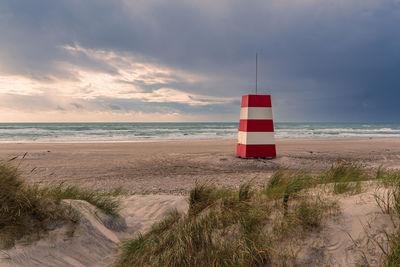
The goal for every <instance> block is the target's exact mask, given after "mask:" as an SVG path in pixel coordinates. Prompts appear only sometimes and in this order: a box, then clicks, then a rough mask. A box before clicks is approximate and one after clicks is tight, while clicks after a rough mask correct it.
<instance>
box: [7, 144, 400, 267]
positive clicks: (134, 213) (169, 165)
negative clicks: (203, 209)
mask: <svg viewBox="0 0 400 267" xmlns="http://www.w3.org/2000/svg"><path fill="white" fill-rule="evenodd" d="M235 144H236V141H234V140H225V141H180V142H172V141H171V142H146V143H145V142H143V143H74V144H69V143H13V144H11V143H7V144H6V143H3V144H0V158H1V159H2V160H9V159H12V158H14V157H17V156H18V158H17V159H15V160H14V161H13V162H14V164H19V170H20V171H21V173H22V175H23V177H24V178H25V179H27V180H28V181H29V182H30V183H40V184H44V185H45V184H56V185H57V184H60V183H65V184H71V185H79V186H82V187H86V188H91V189H100V190H110V189H113V188H118V187H121V188H122V189H123V190H124V191H125V192H126V193H127V194H125V195H124V196H122V198H121V201H122V210H121V213H120V214H121V217H120V219H118V220H115V219H112V218H109V217H107V216H104V215H100V214H101V213H99V212H98V211H97V210H96V208H94V207H93V206H91V205H90V204H88V203H87V202H84V201H79V200H78V201H77V200H75V201H72V202H70V203H71V204H70V205H72V206H73V207H74V208H76V210H78V211H79V213H80V214H81V216H82V218H81V219H80V223H79V224H78V226H77V228H76V230H75V232H76V234H74V237H73V238H70V239H68V238H67V239H66V237H65V236H66V235H65V232H66V231H68V229H66V227H63V228H57V229H55V230H53V231H50V232H49V234H48V235H47V236H46V237H44V238H43V239H41V240H40V241H39V242H35V243H33V244H30V245H28V246H26V245H25V244H17V245H16V247H14V248H12V249H10V250H7V251H6V252H5V255H6V256H7V257H3V258H1V257H0V264H3V265H4V266H26V265H29V264H31V263H32V262H36V263H40V266H54V264H56V263H57V264H59V265H60V266H106V265H110V264H112V263H113V262H114V261H115V260H116V259H117V258H118V253H119V252H118V247H119V245H120V242H121V241H123V240H126V239H127V238H131V237H133V236H136V235H137V234H138V233H139V232H141V233H144V232H145V231H146V230H148V229H150V227H151V226H152V225H153V224H154V223H155V222H157V221H159V220H161V219H162V218H163V216H164V214H165V212H167V211H169V210H171V209H177V210H179V211H180V212H183V213H185V212H186V211H187V209H188V202H187V195H188V193H189V191H190V190H191V189H192V188H193V187H194V185H195V183H196V182H205V181H209V182H212V183H215V184H216V185H218V186H225V187H231V188H237V187H238V186H239V185H241V184H243V183H245V182H248V181H252V183H253V185H254V186H256V187H257V186H263V185H265V184H266V183H267V182H268V179H269V177H270V176H271V174H272V173H273V172H274V171H276V170H278V169H279V168H289V169H294V170H307V171H311V172H319V171H322V170H324V169H326V168H329V167H330V166H331V165H332V164H333V163H335V162H336V161H337V160H338V159H339V158H341V159H347V160H352V161H358V162H359V163H361V165H362V166H363V167H364V168H365V169H366V170H367V171H370V172H371V173H373V172H375V171H376V170H377V168H378V167H379V166H385V167H387V168H391V169H400V139H352V140H350V139H346V140H278V141H277V153H278V157H277V158H275V159H241V158H237V157H236V156H235ZM25 153H27V154H26V155H25V157H24V158H23V159H21V158H22V157H23V155H24V154H25ZM382 192H383V191H382ZM133 193H135V194H134V195H133V196H132V195H131V194H133ZM374 193H376V191H375V189H374V188H367V187H366V189H365V190H364V191H363V192H362V193H360V194H356V195H354V196H345V195H344V196H340V197H337V201H338V203H339V204H340V207H341V213H340V216H339V217H333V218H330V219H328V220H327V222H326V224H325V226H324V228H323V229H322V230H321V231H320V232H315V233H313V234H311V235H310V236H309V237H308V238H306V239H305V240H303V241H301V242H303V246H302V247H303V248H304V250H302V251H301V253H300V254H299V255H298V256H299V260H300V261H301V262H303V263H305V264H311V265H313V264H317V263H318V264H322V265H325V264H329V265H331V266H345V265H354V264H356V263H357V262H358V261H359V259H360V257H361V256H360V255H366V256H365V257H366V259H367V261H368V262H370V263H373V264H375V263H376V264H378V263H379V262H380V261H381V251H380V250H379V248H378V247H377V246H376V245H373V244H372V245H371V242H370V239H369V238H370V236H371V235H372V236H374V237H376V238H381V239H384V236H383V234H382V230H385V231H388V232H389V233H390V232H393V231H394V229H395V226H394V225H393V223H392V222H391V217H390V216H389V215H387V214H382V211H381V209H380V208H379V206H378V205H377V203H376V200H375V198H374ZM121 220H122V221H121ZM121 222H122V223H121ZM366 225H367V226H368V227H367V228H366ZM366 231H368V235H367V234H366V233H367V232H366ZM350 237H351V238H350ZM86 244H90V248H91V249H88V247H87V245H86ZM366 251H368V253H367V254H363V253H365V252H366ZM49 252H51V253H50V254H51V255H50V254H49ZM3 265H2V266H3Z"/></svg>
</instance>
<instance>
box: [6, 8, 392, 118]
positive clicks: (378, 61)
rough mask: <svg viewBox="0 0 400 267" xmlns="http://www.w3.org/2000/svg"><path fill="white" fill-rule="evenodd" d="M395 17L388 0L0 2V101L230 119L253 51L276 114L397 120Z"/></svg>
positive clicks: (249, 78)
mask: <svg viewBox="0 0 400 267" xmlns="http://www.w3.org/2000/svg"><path fill="white" fill-rule="evenodd" d="M399 24H400V2H399V1H397V0H327V1H321V0H295V1H289V0H268V1H255V0H254V1H253V0H250V1H239V0H234V1H227V0H223V1H218V2H216V1H211V0H205V1H201V2H195V1H183V0H171V1H161V0H148V1H142V0H141V1H130V0H116V1H107V0H88V1H78V0H68V1H66V0H63V1H52V0H40V1H14V0H3V1H1V2H0V34H1V39H0V102H1V103H2V105H3V104H4V105H5V106H3V107H7V108H8V109H10V110H14V111H16V110H20V109H19V107H20V105H21V104H20V103H21V101H22V100H21V99H24V101H22V102H24V103H27V104H28V105H30V107H29V110H30V113H26V116H31V114H32V112H33V111H34V110H37V111H40V112H42V110H48V112H51V111H54V112H56V110H59V111H60V109H62V110H63V112H74V110H75V109H76V108H75V107H74V106H73V105H71V103H78V104H80V105H81V106H82V110H86V111H87V112H115V114H116V115H115V116H121V118H122V117H123V116H125V115H122V114H130V112H131V114H139V113H137V112H147V113H148V114H150V113H152V110H156V109H158V108H171V109H174V110H175V111H176V112H174V114H181V115H182V116H186V117H180V118H182V119H183V118H185V119H188V118H189V119H196V118H197V119H205V120H214V119H216V118H219V119H221V120H237V118H238V112H239V108H240V107H239V104H238V101H239V100H240V96H241V95H242V94H246V93H251V92H253V91H254V86H255V81H254V78H255V75H254V55H255V53H256V52H258V53H259V71H260V72H259V85H260V87H261V92H270V93H272V97H273V105H274V115H275V117H276V118H277V119H278V120H282V121H283V120H284V121H299V120H301V121H328V120H329V121H398V120H399V119H398V116H397V114H399V113H400V106H399V105H398V104H397V101H396V100H397V99H398V98H399V97H400V92H399V90H398V88H399V86H400V77H399V75H398V69H399V68H400V65H399V64H400V63H399V62H400V54H399V53H398V47H399V46H400V35H399V34H398V29H397V28H398V25H399ZM263 89H265V90H263ZM29 98H31V99H32V100H31V101H32V103H29ZM2 99H8V100H9V101H7V102H6V101H2ZM113 105H116V106H118V107H120V108H121V109H112V108H110V107H112V106H113ZM25 109H28V107H26V108H24V109H23V110H25ZM46 112H47V111H46ZM135 112H136V113H135ZM118 114H119V115H118ZM153 114H155V113H154V112H153ZM137 116H139V115H137ZM124 118H125V117H124ZM142 118H144V117H142ZM146 118H150V117H146ZM154 118H155V119H156V118H157V117H154ZM174 118H175V117H174Z"/></svg>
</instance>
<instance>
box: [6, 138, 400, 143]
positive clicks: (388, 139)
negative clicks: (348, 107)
mask: <svg viewBox="0 0 400 267" xmlns="http://www.w3.org/2000/svg"><path fill="white" fill-rule="evenodd" d="M236 140H237V138H235V139H231V138H230V139H228V138H226V139H225V138H223V139H172V140H170V139H165V140H137V141H134V140H129V141H122V140H121V141H110V140H106V141H59V142H49V141H44V142H40V141H39V142H35V141H0V145H7V144H41V145H47V144H49V145H51V144H119V143H123V144H124V143H133V144H136V143H164V142H208V141H210V142H217V141H236ZM346 140H349V141H364V140H374V141H381V140H386V141H396V140H400V138H397V137H343V138H276V137H275V141H276V142H282V141H283V142H284V141H305V142H306V141H311V142H314V141H346Z"/></svg>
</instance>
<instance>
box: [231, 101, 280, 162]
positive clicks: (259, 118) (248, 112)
mask: <svg viewBox="0 0 400 267" xmlns="http://www.w3.org/2000/svg"><path fill="white" fill-rule="evenodd" d="M236 155H237V156H239V157H242V158H275V157H276V149H275V140H274V122H273V120H272V105H271V96H270V95H244V96H242V107H241V111H240V123H239V134H238V144H237V149H236Z"/></svg>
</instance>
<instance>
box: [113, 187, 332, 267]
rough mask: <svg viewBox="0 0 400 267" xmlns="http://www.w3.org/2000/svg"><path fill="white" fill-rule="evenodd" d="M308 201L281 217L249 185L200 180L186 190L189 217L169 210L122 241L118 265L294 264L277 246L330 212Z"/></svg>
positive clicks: (316, 223) (321, 219) (264, 198)
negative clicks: (225, 186) (235, 186)
mask: <svg viewBox="0 0 400 267" xmlns="http://www.w3.org/2000/svg"><path fill="white" fill-rule="evenodd" d="M274 186H277V184H276V185H274ZM296 190H297V189H296ZM296 190H295V191H296ZM281 198H283V195H281ZM309 199H310V200H308V201H307V202H304V203H303V202H300V204H299V205H297V206H296V207H295V208H293V209H290V210H289V211H288V214H287V215H283V214H282V213H281V212H280V210H279V207H277V206H276V205H274V204H273V201H271V199H270V198H269V197H266V195H265V193H264V192H258V191H253V190H251V185H250V183H247V184H244V185H242V186H241V187H240V188H239V190H233V189H219V188H217V187H215V186H212V185H204V184H203V185H199V184H198V185H196V187H195V188H194V189H193V190H192V191H191V194H190V199H189V204H190V205H189V211H188V215H180V214H178V213H177V212H173V213H171V214H169V215H168V216H167V217H166V218H165V219H164V220H163V221H161V222H160V223H158V224H156V225H155V226H154V227H153V228H152V229H151V230H150V231H149V232H147V233H146V234H144V235H142V236H139V237H138V238H135V239H133V240H129V241H127V242H125V243H124V244H123V246H122V251H121V257H120V260H119V261H118V262H117V263H116V266H118V267H122V266H246V265H248V266H268V265H270V264H271V263H273V262H274V263H276V262H278V263H280V264H281V265H290V264H293V263H294V262H295V255H292V254H290V252H288V251H285V250H280V249H277V248H278V247H279V246H282V245H283V243H285V242H286V241H288V240H289V241H290V240H294V239H296V238H297V237H298V236H299V235H303V234H304V233H307V232H309V231H312V230H313V229H315V228H316V227H319V226H320V225H321V223H322V221H323V219H324V217H325V215H327V214H328V211H330V207H328V205H325V204H324V203H322V202H321V201H320V200H319V199H314V201H311V199H313V198H312V197H309Z"/></svg>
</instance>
